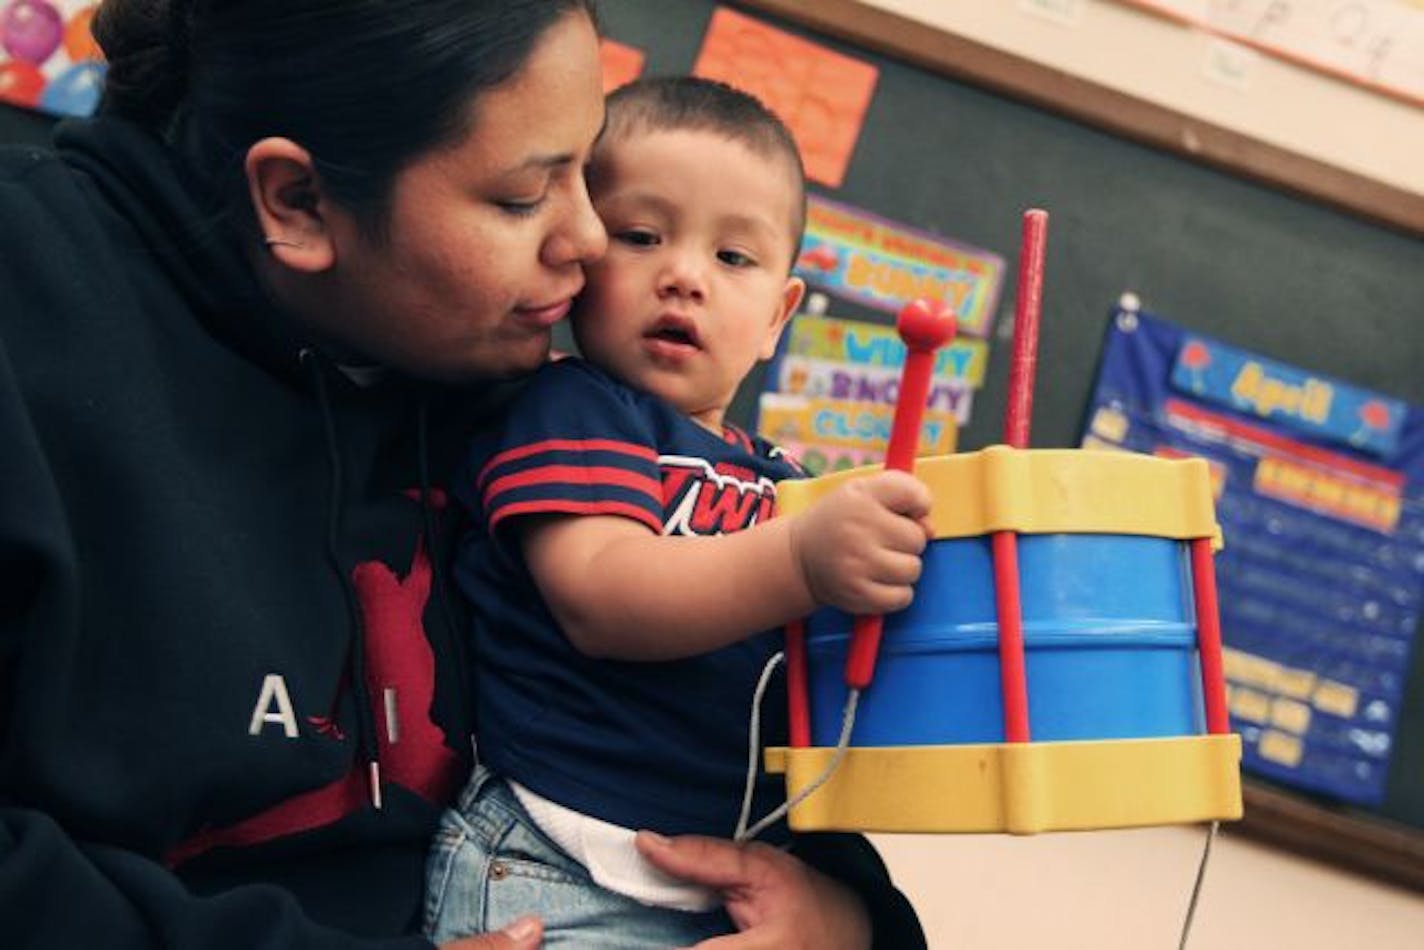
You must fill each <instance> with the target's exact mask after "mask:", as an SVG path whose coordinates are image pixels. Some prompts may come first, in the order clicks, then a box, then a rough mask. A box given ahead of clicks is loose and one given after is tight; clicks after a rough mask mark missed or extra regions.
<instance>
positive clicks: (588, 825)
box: [509, 782, 722, 913]
mask: <svg viewBox="0 0 1424 950" xmlns="http://www.w3.org/2000/svg"><path fill="white" fill-rule="evenodd" d="M509 787H510V788H511V789H513V790H514V795H515V797H516V798H518V799H519V804H521V805H523V806H524V810H525V811H526V812H528V813H529V817H530V818H531V819H533V821H534V824H535V825H536V826H537V827H538V828H539V830H540V831H542V832H544V834H546V835H548V836H549V838H550V839H551V840H553V842H554V843H555V844H557V845H558V846H559V847H560V848H563V849H564V851H565V852H566V853H567V854H568V855H569V857H571V858H573V859H574V860H575V861H577V862H579V863H580V864H582V865H583V866H584V867H585V868H587V869H588V873H589V876H590V877H592V878H593V879H594V881H596V882H597V883H598V884H601V885H602V886H603V887H605V888H607V889H608V890H610V891H613V892H614V893H615V894H622V895H623V896H625V897H631V898H633V900H635V901H638V902H639V903H640V904H647V905H649V906H651V907H670V908H673V909H675V910H685V911H690V912H693V913H701V912H704V911H709V910H712V909H714V908H716V907H720V906H721V905H722V898H721V895H720V894H718V893H717V892H716V891H714V890H712V889H710V888H706V887H701V886H699V885H696V884H688V883H686V882H684V881H681V880H679V879H678V878H675V877H671V876H669V875H667V874H664V873H663V872H662V871H659V870H658V869H657V868H655V867H653V866H652V865H651V864H649V863H648V862H647V861H645V860H643V856H642V855H640V854H639V853H638V849H637V848H636V847H635V846H634V844H633V838H634V835H635V834H636V832H634V831H633V830H632V829H630V828H623V827H621V826H619V825H614V824H609V823H608V822H606V821H600V820H599V819H597V818H593V817H590V816H589V815H584V814H581V813H579V812H576V811H574V810H573V809H572V808H565V807H564V806H563V805H559V804H557V803H555V802H551V801H549V800H548V799H547V798H542V797H540V796H539V795H536V794H534V793H533V792H531V791H530V790H529V789H527V788H525V787H524V786H523V785H520V784H519V783H518V782H510V783H509Z"/></svg>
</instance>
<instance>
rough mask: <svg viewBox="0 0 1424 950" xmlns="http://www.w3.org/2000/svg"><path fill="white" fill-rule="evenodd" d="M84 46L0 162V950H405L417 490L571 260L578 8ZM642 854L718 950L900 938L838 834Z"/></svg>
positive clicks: (682, 843) (586, 37)
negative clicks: (23, 146) (709, 925)
mask: <svg viewBox="0 0 1424 950" xmlns="http://www.w3.org/2000/svg"><path fill="white" fill-rule="evenodd" d="M95 32H96V35H97V36H98V38H99V40H100V42H101V44H102V45H103V47H104V49H105V52H106V54H107V55H108V57H109V60H110V64H111V65H110V73H109V80H108V85H107V87H106V91H105V101H104V106H103V108H102V110H101V112H102V113H103V114H102V115H101V116H100V117H99V118H98V119H96V120H93V121H89V122H80V123H73V124H69V125H67V126H63V127H61V129H60V131H59V133H58V135H57V137H56V150H55V151H54V152H41V151H36V150H12V151H10V152H7V153H4V154H3V157H0V301H3V302H4V306H3V307H0V433H2V434H3V438H4V442H5V445H6V459H5V463H4V465H3V466H0V572H3V576H4V582H3V584H0V697H3V707H0V709H3V712H0V729H3V750H0V763H3V766H2V767H3V771H2V772H0V808H3V818H4V820H3V825H0V827H3V832H0V920H3V921H5V925H4V926H5V927H6V929H7V932H6V933H5V934H4V935H3V936H4V942H5V944H6V945H7V946H16V945H19V946H24V945H28V944H29V943H35V944H42V945H44V946H69V945H79V944H80V943H81V942H92V943H98V944H100V945H103V946H114V947H121V946H150V945H155V944H162V945H172V946H183V947H186V946H193V947H228V946H230V947H247V946H258V945H260V946H267V947H289V946H290V947H295V946H303V947H305V946H332V947H337V946H348V945H349V946H355V945H358V943H359V945H360V946H374V945H379V946H387V945H389V946H397V945H400V946H405V945H410V946H424V945H426V943H425V942H424V941H423V940H421V939H420V938H419V937H417V936H414V928H415V926H416V922H417V921H418V920H419V917H420V909H421V908H420V901H421V889H420V882H421V869H422V864H423V860H424V856H425V850H426V846H427V843H428V839H429V834H430V832H431V830H432V828H433V825H434V822H435V819H436V817H437V815H438V813H439V810H440V807H441V806H442V805H444V804H445V803H446V802H447V801H448V800H449V797H450V795H451V793H452V791H453V790H454V787H455V784H456V783H457V782H458V781H459V780H460V778H461V777H462V776H463V775H465V774H466V772H467V770H468V767H469V761H468V758H469V754H470V750H469V747H468V744H467V740H466V739H465V738H464V737H466V736H468V735H469V721H468V716H469V710H470V708H471V707H472V705H473V703H472V699H471V697H470V695H469V694H468V690H469V686H468V680H467V678H466V676H465V675H464V673H465V670H464V656H463V652H464V651H463V649H462V646H461V641H460V631H461V629H462V627H461V626H460V624H459V623H458V622H457V621H458V618H456V617H455V616H454V614H453V608H452V606H451V603H450V600H449V598H448V597H447V594H446V588H445V578H444V576H443V573H442V571H441V564H442V561H443V559H444V556H445V548H446V543H447V540H448V529H449V527H450V526H451V522H450V519H449V518H447V516H446V508H445V506H444V504H443V497H444V496H443V493H442V492H441V491H440V490H439V489H438V488H437V487H435V486H433V485H432V484H431V478H430V474H429V473H436V474H437V475H443V473H445V472H448V471H451V470H452V467H453V454H454V453H455V452H457V451H458V449H459V448H460V447H461V446H463V445H464V444H465V442H466V441H467V439H468V437H469V435H470V434H471V432H472V431H473V430H474V429H475V428H477V427H479V426H482V425H486V424H488V423H489V422H490V421H491V420H492V419H493V418H494V417H495V416H496V415H497V413H498V412H499V408H500V403H501V400H502V398H503V394H504V392H505V390H506V388H507V387H506V386H504V385H503V384H501V383H498V382H496V380H499V379H504V378H512V377H517V376H518V375H520V374H523V373H527V372H529V371H530V370H532V369H533V368H534V367H535V366H537V365H538V364H539V363H540V362H541V361H542V360H543V359H544V358H545V356H546V353H547V349H548V345H549V333H550V327H551V326H552V325H553V324H554V323H556V322H557V321H558V320H559V319H561V318H562V316H563V315H564V313H565V311H566V310H567V308H568V303H569V300H570V299H571V298H572V297H573V296H574V295H575V294H576V293H577V292H578V291H579V289H580V287H581V285H582V268H583V265H584V263H586V262H587V261H589V260H591V259H594V258H596V257H597V256H598V255H599V254H600V253H602V251H603V248H604V244H605V236H604V233H603V230H602V227H601V225H600V224H599V222H598V221H597V219H596V218H595V217H594V215H593V212H592V210H591V208H590V206H589V203H588V197H587V194H586V192H585V189H584V182H583V179H582V165H583V163H584V160H585V159H586V157H587V154H588V151H589V148H590V146H591V144H592V141H593V139H594V137H595V135H596V134H597V131H598V129H599V126H600V124H601V122H602V96H601V93H600V85H599V74H598V60H597V43H596V36H595V33H594V28H593V24H592V20H591V15H590V12H589V10H588V9H587V5H586V2H583V0H562V2H560V0H503V2H492V0H485V2H476V0H198V2H186V0H176V2H164V0H109V2H106V3H105V4H104V6H103V8H102V10H101V12H100V15H99V17H98V18H97V19H96V21H95ZM648 846H649V854H648V856H649V857H650V859H652V860H653V861H654V862H655V863H657V864H659V865H660V866H661V867H663V868H664V869H665V870H667V871H669V872H670V873H673V874H676V875H680V876H683V877H686V878H688V879H689V880H692V881H695V882H698V883H702V884H706V885H709V886H712V887H717V888H720V889H722V890H723V891H724V893H725V894H726V895H727V902H728V909H729V910H730V911H731V913H732V915H733V918H734V919H735V920H736V921H737V923H738V925H739V927H741V928H742V931H743V932H742V933H741V934H740V935H739V936H737V937H735V938H732V940H731V942H729V943H727V944H726V945H727V946H729V947H731V946H741V947H747V948H750V947H765V946H778V947H780V946H816V947H837V946H845V947H855V946H863V945H865V944H866V943H867V941H868V939H869V938H868V934H869V932H870V929H871V927H872V925H873V928H874V933H875V940H876V942H877V943H880V944H883V945H886V946H896V947H900V946H913V945H914V944H916V943H922V942H923V938H922V936H921V935H920V933H919V929H918V924H917V923H916V922H915V920H914V915H913V913H912V912H911V911H910V910H909V908H908V905H907V904H906V903H905V902H904V900H903V898H902V897H900V896H899V895H898V894H897V893H896V892H895V891H894V889H893V888H892V887H891V886H890V884H889V882H888V879H887V877H886V876H885V873H884V869H883V867H882V866H880V865H879V863H878V859H876V858H875V856H874V853H873V852H872V851H870V850H869V848H868V846H867V845H865V843H864V842H863V840H861V839H859V838H853V837H843V836H824V837H817V838H809V839H807V840H806V841H805V842H803V843H802V844H801V845H800V846H799V848H798V850H797V854H798V855H799V856H800V857H799V858H797V857H792V856H791V855H787V854H783V853H781V852H777V851H773V850H771V849H766V848H760V847H756V846H753V847H752V848H750V849H738V848H735V847H733V846H731V845H730V844H727V843H725V842H719V841H713V840H709V839H698V838H689V839H680V840H675V841H672V842H666V843H659V842H657V841H656V840H653V839H650V840H649V842H648ZM803 860H804V861H806V862H809V863H810V864H814V865H815V866H816V867H818V868H819V869H820V870H812V869H811V867H809V866H808V864H807V863H803ZM539 937H540V934H539V926H538V924H537V922H536V921H532V920H526V921H521V922H520V924H518V925H516V926H515V927H513V928H511V931H510V932H507V933H505V934H502V935H490V936H488V937H477V938H470V939H469V940H467V941H461V942H460V946H462V947H464V948H467V950H473V948H476V947H532V946H537V945H538V942H539ZM372 938H385V940H384V942H379V941H378V942H377V943H374V944H373V943H371V939H372Z"/></svg>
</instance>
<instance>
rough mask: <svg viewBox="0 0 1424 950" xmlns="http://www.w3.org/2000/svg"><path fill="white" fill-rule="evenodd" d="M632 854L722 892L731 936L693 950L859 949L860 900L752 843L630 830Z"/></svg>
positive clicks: (863, 949) (865, 923)
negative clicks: (633, 837) (634, 851)
mask: <svg viewBox="0 0 1424 950" xmlns="http://www.w3.org/2000/svg"><path fill="white" fill-rule="evenodd" d="M637 844H638V851H639V853H640V854H642V855H643V857H644V858H646V859H647V860H648V861H650V862H651V863H652V864H654V865H655V866H656V867H657V868H658V869H659V870H662V871H664V872H666V873H668V874H671V875H673V876H674V877H678V878H681V879H683V880H685V881H689V882H691V883H693V884H701V885H703V886H705V887H711V888H714V889H716V890H718V891H721V892H722V899H723V901H724V902H725V905H726V909H727V913H728V914H729V915H731V918H732V922H733V923H735V924H736V925H737V930H738V931H739V932H738V933H736V934H733V935H730V936H726V937H715V938H713V939H711V940H706V941H703V942H702V943H699V944H698V945H697V948H696V950H797V948H805V950H867V948H868V947H869V946H870V937H871V933H870V917H869V915H868V914H867V913H866V910H865V906H864V905H863V904H861V902H860V898H858V897H856V896H855V894H854V893H852V892H851V891H850V890H848V889H847V888H846V887H844V886H843V885H842V884H840V883H839V882H837V881H833V880H831V879H830V878H828V877H826V876H825V875H823V874H821V873H819V872H818V871H815V870H813V869H812V868H810V867H808V866H807V865H805V864H803V863H802V862H801V861H799V860H797V859H796V858H794V857H792V856H791V855H789V854H786V853H785V852H783V851H779V850H777V849H776V848H773V847H771V846H769V845H765V844H761V843H759V842H755V841H754V842H751V843H750V844H736V843H734V842H731V841H725V840H723V839H720V838H704V837H701V836H698V835H682V836H680V837H677V838H664V837H662V836H661V835H656V834H653V833H652V832H649V831H640V832H638V839H637Z"/></svg>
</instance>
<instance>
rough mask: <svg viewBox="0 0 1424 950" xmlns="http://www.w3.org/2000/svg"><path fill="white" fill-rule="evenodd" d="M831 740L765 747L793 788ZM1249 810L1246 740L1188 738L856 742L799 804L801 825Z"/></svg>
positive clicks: (1019, 827)
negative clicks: (1244, 802)
mask: <svg viewBox="0 0 1424 950" xmlns="http://www.w3.org/2000/svg"><path fill="white" fill-rule="evenodd" d="M834 754H835V749H832V748H821V747H817V748H804V749H787V748H774V749H767V750H766V767H767V770H768V771H770V772H774V773H785V775H786V788H787V794H788V796H795V795H796V794H797V793H798V792H799V791H800V790H801V789H803V788H805V787H807V786H808V785H809V784H811V783H812V782H814V781H815V780H816V779H817V778H818V777H819V776H820V774H821V772H822V771H823V770H824V769H825V767H826V766H827V765H828V764H829V763H830V761H831V757H832V756H833V755H834ZM1240 817H1241V737H1240V736H1237V735H1234V734H1228V735H1211V736H1180V737H1170V738H1162V739H1110V740H1096V741H1080V742H1027V743H1012V744H1009V743H1006V744H998V745H949V746H887V747H869V746H852V747H851V748H849V749H847V750H846V755H845V758H844V759H842V760H841V763H840V766H839V767H838V768H837V769H836V771H835V774H833V775H832V776H831V778H830V779H829V780H828V781H827V782H826V784H825V785H823V786H821V787H820V788H819V789H817V790H816V791H815V792H813V793H812V794H811V796H810V797H809V798H807V799H806V800H805V801H804V802H802V803H801V804H799V805H797V806H796V807H795V808H793V809H792V810H791V815H790V819H789V820H790V824H791V827H792V828H793V829H794V830H796V831H867V832H905V833H985V832H1008V833H1010V834H1017V835H1031V834H1038V833H1039V832H1043V831H1088V830H1092V829H1105V828H1137V827H1142V826H1147V825H1175V824H1190V823H1194V822H1203V821H1215V820H1223V821H1233V820H1236V819H1238V818H1240Z"/></svg>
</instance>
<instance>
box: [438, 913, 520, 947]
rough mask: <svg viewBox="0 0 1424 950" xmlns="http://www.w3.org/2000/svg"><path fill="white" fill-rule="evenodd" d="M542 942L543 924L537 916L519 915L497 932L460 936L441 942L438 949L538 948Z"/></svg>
mask: <svg viewBox="0 0 1424 950" xmlns="http://www.w3.org/2000/svg"><path fill="white" fill-rule="evenodd" d="M543 943H544V925H543V924H542V923H540V922H539V918H538V917H521V918H519V919H518V920H516V921H515V922H514V923H512V924H510V925H509V926H508V927H505V928H504V929H503V930H501V931H500V932H499V933H492V934H484V935H483V936H479V937H461V938H460V939H459V940H451V941H450V942H449V943H442V944H441V945H440V950H538V948H539V947H540V946H542V945H543Z"/></svg>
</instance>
